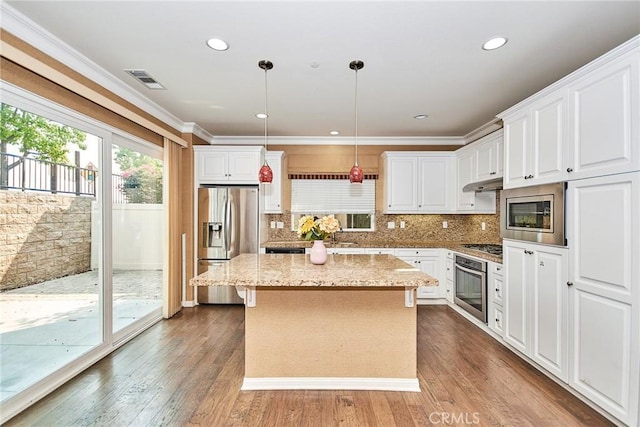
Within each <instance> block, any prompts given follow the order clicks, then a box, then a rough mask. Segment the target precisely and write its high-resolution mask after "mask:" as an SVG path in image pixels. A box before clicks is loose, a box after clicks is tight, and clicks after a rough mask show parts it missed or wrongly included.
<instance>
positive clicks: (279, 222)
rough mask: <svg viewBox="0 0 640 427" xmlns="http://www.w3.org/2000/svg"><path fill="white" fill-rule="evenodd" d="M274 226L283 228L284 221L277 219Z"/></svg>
mask: <svg viewBox="0 0 640 427" xmlns="http://www.w3.org/2000/svg"><path fill="white" fill-rule="evenodd" d="M276 227H278V228H284V222H282V221H278V222H277V223H276Z"/></svg>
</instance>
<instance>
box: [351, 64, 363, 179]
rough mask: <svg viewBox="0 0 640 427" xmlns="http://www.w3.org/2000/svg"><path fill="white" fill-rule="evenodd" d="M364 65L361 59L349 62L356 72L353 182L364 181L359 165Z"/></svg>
mask: <svg viewBox="0 0 640 427" xmlns="http://www.w3.org/2000/svg"><path fill="white" fill-rule="evenodd" d="M363 67H364V62H362V61H360V60H355V61H351V62H350V63H349V68H350V69H352V70H354V71H355V72H356V96H355V104H356V108H355V125H356V126H355V128H356V131H355V164H354V165H353V167H352V168H351V171H350V172H349V181H351V182H352V183H360V184H361V183H362V180H363V179H364V173H363V172H362V168H361V167H360V166H359V165H358V70H361V69H362V68H363Z"/></svg>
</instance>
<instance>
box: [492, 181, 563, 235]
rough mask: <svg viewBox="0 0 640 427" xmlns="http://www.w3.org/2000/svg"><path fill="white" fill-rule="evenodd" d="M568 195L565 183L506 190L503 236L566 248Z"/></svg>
mask: <svg viewBox="0 0 640 427" xmlns="http://www.w3.org/2000/svg"><path fill="white" fill-rule="evenodd" d="M564 192H565V183H557V184H546V185H537V186H532V187H523V188H513V189H508V190H502V192H501V193H500V236H501V237H502V238H505V239H514V240H525V241H529V242H537V243H547V244H550V245H558V246H566V240H565V237H564Z"/></svg>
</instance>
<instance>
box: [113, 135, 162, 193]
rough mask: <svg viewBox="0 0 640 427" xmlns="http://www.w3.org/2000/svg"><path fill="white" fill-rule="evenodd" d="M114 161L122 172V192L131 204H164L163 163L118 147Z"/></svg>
mask: <svg viewBox="0 0 640 427" xmlns="http://www.w3.org/2000/svg"><path fill="white" fill-rule="evenodd" d="M113 160H114V161H115V162H116V163H117V164H118V166H119V167H120V170H121V171H122V178H123V180H124V184H123V185H122V191H123V192H124V194H125V195H126V196H127V201H128V202H129V203H162V161H161V160H158V159H154V158H153V157H150V156H147V155H145V154H141V153H139V152H137V151H133V150H130V149H128V148H120V147H117V148H115V149H114V152H113Z"/></svg>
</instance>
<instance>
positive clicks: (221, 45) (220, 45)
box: [207, 39, 229, 51]
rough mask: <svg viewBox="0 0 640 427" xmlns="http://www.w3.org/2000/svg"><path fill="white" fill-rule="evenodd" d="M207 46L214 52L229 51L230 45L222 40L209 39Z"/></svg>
mask: <svg viewBox="0 0 640 427" xmlns="http://www.w3.org/2000/svg"><path fill="white" fill-rule="evenodd" d="M207 46H209V47H210V48H211V49H213V50H220V51H222V50H227V49H229V45H228V44H227V42H226V41H224V40H222V39H209V40H207Z"/></svg>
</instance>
